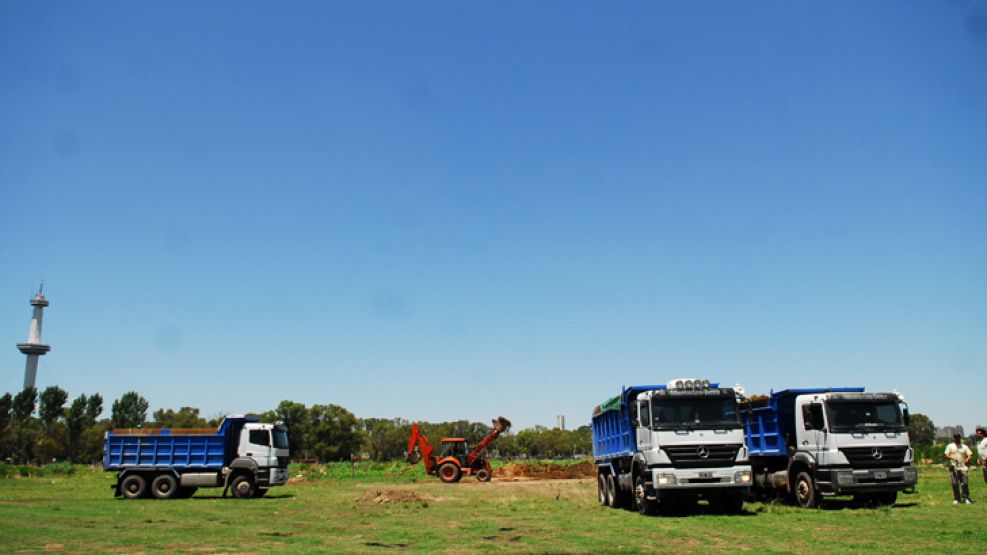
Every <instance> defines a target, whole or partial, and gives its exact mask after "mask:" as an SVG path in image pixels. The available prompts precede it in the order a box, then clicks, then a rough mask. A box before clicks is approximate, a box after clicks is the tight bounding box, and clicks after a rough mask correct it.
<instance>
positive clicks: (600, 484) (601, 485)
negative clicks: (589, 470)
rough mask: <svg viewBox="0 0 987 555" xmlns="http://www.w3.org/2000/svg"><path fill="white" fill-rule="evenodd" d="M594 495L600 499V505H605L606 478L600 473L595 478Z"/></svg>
mask: <svg viewBox="0 0 987 555" xmlns="http://www.w3.org/2000/svg"><path fill="white" fill-rule="evenodd" d="M596 495H597V496H598V497H599V498H600V505H606V504H607V476H606V475H605V474H604V473H602V472H600V473H599V474H598V475H597V476H596Z"/></svg>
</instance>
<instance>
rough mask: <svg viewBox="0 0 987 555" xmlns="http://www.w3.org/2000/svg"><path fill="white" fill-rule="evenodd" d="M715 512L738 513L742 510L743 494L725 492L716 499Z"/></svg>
mask: <svg viewBox="0 0 987 555" xmlns="http://www.w3.org/2000/svg"><path fill="white" fill-rule="evenodd" d="M715 507H716V512H718V513H721V514H725V515H739V514H741V513H743V512H744V496H743V495H741V494H739V493H726V494H723V495H721V496H719V497H718V498H717V499H716V504H715Z"/></svg>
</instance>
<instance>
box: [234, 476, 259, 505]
mask: <svg viewBox="0 0 987 555" xmlns="http://www.w3.org/2000/svg"><path fill="white" fill-rule="evenodd" d="M230 490H231V491H232V492H233V497H236V498H237V499H250V498H251V497H254V495H255V493H256V492H257V486H255V485H254V480H253V479H252V478H251V477H250V476H248V475H246V474H238V475H237V476H236V477H235V478H233V481H232V482H230Z"/></svg>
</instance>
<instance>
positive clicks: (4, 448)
mask: <svg viewBox="0 0 987 555" xmlns="http://www.w3.org/2000/svg"><path fill="white" fill-rule="evenodd" d="M13 408H14V398H13V396H11V395H10V393H4V394H3V396H2V397H0V461H5V460H7V458H8V457H10V456H11V454H12V452H13V447H12V443H13V436H12V435H11V430H10V422H11V416H12V412H13Z"/></svg>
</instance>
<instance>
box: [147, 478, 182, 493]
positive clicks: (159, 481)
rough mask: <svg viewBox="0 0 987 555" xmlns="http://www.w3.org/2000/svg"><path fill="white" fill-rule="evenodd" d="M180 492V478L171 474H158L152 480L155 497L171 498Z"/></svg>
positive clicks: (152, 491) (152, 490)
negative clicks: (177, 478)
mask: <svg viewBox="0 0 987 555" xmlns="http://www.w3.org/2000/svg"><path fill="white" fill-rule="evenodd" d="M177 493H178V480H176V479H175V477H174V476H172V475H171V474H158V475H157V476H155V477H154V481H152V482H151V495H153V496H154V498H155V499H171V498H172V497H175V494H177Z"/></svg>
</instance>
